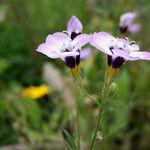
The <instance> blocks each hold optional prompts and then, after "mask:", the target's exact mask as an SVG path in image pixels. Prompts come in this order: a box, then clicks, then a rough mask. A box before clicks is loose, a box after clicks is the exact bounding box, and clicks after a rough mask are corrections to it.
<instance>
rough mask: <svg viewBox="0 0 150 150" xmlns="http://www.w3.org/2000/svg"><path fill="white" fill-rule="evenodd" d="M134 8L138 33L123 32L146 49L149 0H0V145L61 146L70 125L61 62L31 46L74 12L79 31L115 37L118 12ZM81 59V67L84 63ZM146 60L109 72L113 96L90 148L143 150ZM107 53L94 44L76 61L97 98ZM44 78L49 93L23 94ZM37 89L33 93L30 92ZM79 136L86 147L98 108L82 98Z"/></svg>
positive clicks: (149, 107) (149, 117)
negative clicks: (114, 74) (99, 134)
mask: <svg viewBox="0 0 150 150" xmlns="http://www.w3.org/2000/svg"><path fill="white" fill-rule="evenodd" d="M127 11H135V12H138V13H139V14H140V15H139V18H138V19H137V22H139V23H140V24H141V31H140V32H139V33H137V34H134V35H131V34H129V39H131V40H135V41H137V42H138V43H139V44H140V46H141V49H142V50H145V51H148V50H149V49H150V28H149V27H150V19H149V14H150V1H149V0H74V1H73V0H63V1H62V0H54V1H53V0H30V1H29V0H0V147H3V149H4V150H5V148H6V147H9V148H14V146H16V149H17V148H18V147H19V148H20V149H29V148H31V149H53V150H57V149H58V150H62V149H66V147H65V144H64V142H63V135H62V130H63V129H64V128H65V129H67V130H68V131H70V132H72V131H74V130H75V127H74V126H75V119H76V118H75V106H74V99H73V96H72V90H71V89H72V81H71V78H70V75H69V73H68V70H67V69H66V67H65V65H64V64H63V62H62V61H61V60H54V59H49V58H48V57H46V56H44V55H42V54H40V53H37V52H36V51H35V49H36V48H37V46H38V45H39V44H40V43H42V42H43V41H44V39H45V37H46V35H48V34H49V33H53V32H56V31H64V30H66V26H67V22H68V20H69V19H70V17H71V16H72V15H76V16H77V17H78V18H79V19H80V20H81V22H82V23H83V27H84V32H85V33H93V32H98V31H107V32H111V33H113V34H114V35H116V36H117V34H118V24H119V17H120V15H121V14H122V13H124V12H127ZM85 64H86V65H85ZM149 65H150V63H149V62H146V61H137V62H127V63H126V64H125V65H123V66H122V68H121V69H120V72H119V74H118V76H117V78H116V80H115V81H116V83H117V91H116V95H115V96H113V97H112V98H111V99H109V100H108V101H107V103H106V107H105V111H104V115H103V118H102V131H103V132H102V135H103V140H102V141H99V140H97V142H96V145H95V150H101V149H104V150H110V149H111V150H116V149H119V150H149V149H150V67H149ZM105 68H106V56H105V55H103V54H101V53H99V51H98V50H95V49H94V48H93V53H92V56H90V57H89V58H88V59H87V60H85V61H82V65H81V69H82V76H83V79H84V82H85V83H84V84H85V88H86V90H87V91H88V92H89V93H90V94H91V95H92V96H93V97H96V96H97V95H98V94H99V93H100V91H101V88H102V83H103V77H104V73H105ZM42 84H46V85H47V86H48V87H49V92H48V93H46V94H45V95H44V96H40V97H39V98H37V99H32V98H30V97H29V96H25V95H24V94H23V91H24V89H26V88H28V87H30V86H40V85H42ZM37 92H39V91H37ZM80 110H81V112H80V113H81V114H82V115H81V116H82V119H81V134H82V143H83V147H84V149H85V150H86V149H87V147H88V144H89V141H90V139H91V134H92V131H93V130H94V126H95V121H96V116H97V107H96V105H95V104H94V103H93V102H91V101H90V100H89V99H88V98H87V97H86V96H85V95H83V99H82V100H81V106H80Z"/></svg>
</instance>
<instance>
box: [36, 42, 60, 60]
mask: <svg viewBox="0 0 150 150" xmlns="http://www.w3.org/2000/svg"><path fill="white" fill-rule="evenodd" d="M36 51H38V52H40V53H43V54H44V55H46V56H48V57H50V58H59V53H58V50H57V47H54V46H51V45H48V44H46V43H43V44H41V45H39V46H38V48H37V49H36Z"/></svg>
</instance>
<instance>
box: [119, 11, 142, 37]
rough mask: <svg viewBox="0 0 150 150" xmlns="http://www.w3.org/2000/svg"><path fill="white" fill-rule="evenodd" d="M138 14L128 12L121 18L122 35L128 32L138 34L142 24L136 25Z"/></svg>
mask: <svg viewBox="0 0 150 150" xmlns="http://www.w3.org/2000/svg"><path fill="white" fill-rule="evenodd" d="M136 17H137V14H136V13H134V12H127V13H124V14H122V15H121V16H120V24H119V26H120V33H121V34H124V33H126V32H127V31H128V32H131V33H136V32H138V31H139V30H140V24H137V23H134V20H135V19H136Z"/></svg>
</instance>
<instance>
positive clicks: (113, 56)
mask: <svg viewBox="0 0 150 150" xmlns="http://www.w3.org/2000/svg"><path fill="white" fill-rule="evenodd" d="M90 43H91V45H93V46H94V47H95V48H97V49H99V50H100V51H102V52H104V53H105V54H107V55H108V66H110V67H112V68H113V69H118V68H120V67H121V65H122V64H123V63H124V62H125V61H127V60H131V61H134V60H140V59H141V60H150V52H144V51H140V48H139V46H138V44H136V43H135V42H134V41H131V42H130V41H129V40H128V39H127V38H125V39H124V38H115V37H114V36H112V35H111V34H109V33H107V32H99V33H94V34H93V35H92V37H91V40H90Z"/></svg>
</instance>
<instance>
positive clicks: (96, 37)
mask: <svg viewBox="0 0 150 150" xmlns="http://www.w3.org/2000/svg"><path fill="white" fill-rule="evenodd" d="M113 41H116V38H115V37H114V36H112V35H111V34H109V33H107V32H99V33H94V34H93V35H92V37H91V40H90V44H91V45H92V46H94V47H95V48H97V49H99V50H100V51H102V52H104V53H106V54H108V55H112V52H111V51H110V47H111V46H112V43H113Z"/></svg>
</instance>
